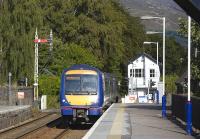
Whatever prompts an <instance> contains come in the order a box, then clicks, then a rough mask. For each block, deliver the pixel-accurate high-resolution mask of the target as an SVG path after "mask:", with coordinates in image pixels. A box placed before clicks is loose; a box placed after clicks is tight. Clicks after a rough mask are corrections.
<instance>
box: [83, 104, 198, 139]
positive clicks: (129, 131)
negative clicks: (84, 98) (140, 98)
mask: <svg viewBox="0 0 200 139" xmlns="http://www.w3.org/2000/svg"><path fill="white" fill-rule="evenodd" d="M93 138H95V139H161V138H162V139H193V138H194V137H192V136H189V135H187V134H186V132H185V130H184V129H182V128H180V127H179V126H178V125H176V124H175V123H174V122H173V121H171V120H168V119H167V118H166V119H163V118H162V117H161V106H159V105H154V104H120V103H116V104H113V105H112V106H111V107H110V108H109V109H108V110H107V111H106V112H105V113H104V114H103V115H102V116H101V117H100V119H99V120H98V121H97V122H96V123H95V124H94V125H93V127H92V128H91V129H90V130H89V131H88V132H87V134H86V135H85V136H84V138H83V139H93Z"/></svg>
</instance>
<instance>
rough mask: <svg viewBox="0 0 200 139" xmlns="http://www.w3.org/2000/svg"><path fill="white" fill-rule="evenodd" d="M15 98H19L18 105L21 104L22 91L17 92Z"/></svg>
mask: <svg viewBox="0 0 200 139" xmlns="http://www.w3.org/2000/svg"><path fill="white" fill-rule="evenodd" d="M17 98H18V99H19V105H22V99H24V92H17Z"/></svg>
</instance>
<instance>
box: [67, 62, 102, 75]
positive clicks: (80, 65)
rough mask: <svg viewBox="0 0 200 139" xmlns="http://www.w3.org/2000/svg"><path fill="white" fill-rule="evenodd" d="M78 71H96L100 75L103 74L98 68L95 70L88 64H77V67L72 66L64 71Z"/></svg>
mask: <svg viewBox="0 0 200 139" xmlns="http://www.w3.org/2000/svg"><path fill="white" fill-rule="evenodd" d="M77 69H80V70H94V71H96V72H98V73H102V72H101V71H100V70H99V69H98V68H95V67H93V66H90V65H87V64H75V65H72V66H71V67H69V68H66V69H64V72H66V71H68V70H77Z"/></svg>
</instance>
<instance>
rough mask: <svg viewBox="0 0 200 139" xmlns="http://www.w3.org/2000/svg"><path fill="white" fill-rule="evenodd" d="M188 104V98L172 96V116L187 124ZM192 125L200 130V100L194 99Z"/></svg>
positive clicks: (192, 100)
mask: <svg viewBox="0 0 200 139" xmlns="http://www.w3.org/2000/svg"><path fill="white" fill-rule="evenodd" d="M186 102H187V96H183V95H172V114H173V116H175V117H178V118H180V119H181V120H183V121H185V122H186ZM191 102H192V125H193V126H194V127H195V128H197V129H200V119H199V117H200V112H199V107H200V98H197V97H192V98H191Z"/></svg>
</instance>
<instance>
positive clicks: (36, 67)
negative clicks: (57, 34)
mask: <svg viewBox="0 0 200 139" xmlns="http://www.w3.org/2000/svg"><path fill="white" fill-rule="evenodd" d="M33 42H34V43H35V65H34V84H33V86H34V100H38V44H39V43H49V45H50V51H52V49H53V33H52V30H51V31H50V36H49V38H48V39H39V38H38V32H37V28H36V31H35V39H34V40H33Z"/></svg>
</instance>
